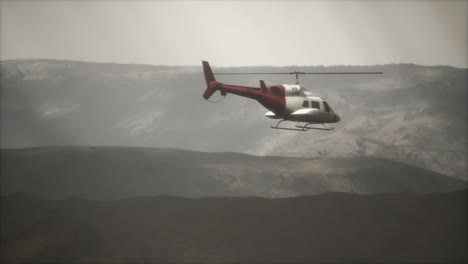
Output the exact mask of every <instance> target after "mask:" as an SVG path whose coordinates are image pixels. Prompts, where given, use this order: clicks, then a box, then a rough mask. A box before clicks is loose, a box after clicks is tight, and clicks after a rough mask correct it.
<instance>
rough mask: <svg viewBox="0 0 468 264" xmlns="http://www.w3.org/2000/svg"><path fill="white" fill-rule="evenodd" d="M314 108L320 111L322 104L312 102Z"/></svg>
mask: <svg viewBox="0 0 468 264" xmlns="http://www.w3.org/2000/svg"><path fill="white" fill-rule="evenodd" d="M311 103H312V108H316V109H320V103H319V102H316V101H311Z"/></svg>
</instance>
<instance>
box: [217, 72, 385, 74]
mask: <svg viewBox="0 0 468 264" xmlns="http://www.w3.org/2000/svg"><path fill="white" fill-rule="evenodd" d="M214 74H216V75H244V74H250V75H252V74H255V75H259V74H383V72H215V73H214Z"/></svg>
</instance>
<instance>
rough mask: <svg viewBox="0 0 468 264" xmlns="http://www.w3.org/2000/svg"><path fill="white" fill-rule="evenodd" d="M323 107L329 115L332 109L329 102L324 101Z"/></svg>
mask: <svg viewBox="0 0 468 264" xmlns="http://www.w3.org/2000/svg"><path fill="white" fill-rule="evenodd" d="M323 106H324V107H325V111H327V112H328V113H330V111H331V108H330V106H329V105H328V104H327V102H325V101H323Z"/></svg>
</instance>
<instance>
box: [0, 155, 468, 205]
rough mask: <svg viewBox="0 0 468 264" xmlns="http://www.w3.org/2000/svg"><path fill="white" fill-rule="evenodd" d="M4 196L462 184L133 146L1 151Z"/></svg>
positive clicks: (362, 166)
mask: <svg viewBox="0 0 468 264" xmlns="http://www.w3.org/2000/svg"><path fill="white" fill-rule="evenodd" d="M1 165H2V166H1V183H2V184H1V188H2V189H1V193H2V194H4V195H5V194H12V193H17V192H20V193H28V194H33V195H39V196H41V197H46V198H53V199H62V198H67V197H79V198H87V199H100V200H106V199H120V198H126V197H136V196H154V195H174V196H183V197H206V196H261V197H291V196H298V195H309V194H319V193H327V192H348V193H360V194H376V193H386V192H415V193H430V192H448V191H453V190H459V189H463V188H466V187H467V182H466V181H463V180H458V179H455V178H453V177H448V176H445V175H442V174H439V173H436V172H432V171H429V170H426V169H422V168H418V167H414V166H411V165H407V164H404V163H399V162H394V161H388V160H383V159H378V158H370V157H346V158H292V157H275V156H267V157H259V156H251V155H246V154H238V153H205V152H195V151H185V150H176V149H156V148H130V147H48V148H28V149H2V150H1Z"/></svg>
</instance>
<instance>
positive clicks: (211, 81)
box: [202, 61, 382, 132]
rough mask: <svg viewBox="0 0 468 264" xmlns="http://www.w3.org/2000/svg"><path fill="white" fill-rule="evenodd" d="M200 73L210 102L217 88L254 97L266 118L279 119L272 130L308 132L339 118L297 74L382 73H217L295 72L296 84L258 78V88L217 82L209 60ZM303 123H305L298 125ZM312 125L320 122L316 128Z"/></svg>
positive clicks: (224, 93) (330, 128)
mask: <svg viewBox="0 0 468 264" xmlns="http://www.w3.org/2000/svg"><path fill="white" fill-rule="evenodd" d="M202 65H203V73H204V75H205V81H206V85H207V88H206V89H205V91H204V93H203V98H205V99H206V100H208V101H209V98H210V97H211V96H212V95H213V94H214V93H215V92H216V91H220V93H221V95H222V96H226V94H228V93H231V94H235V95H238V96H242V97H246V98H250V99H254V100H257V101H258V102H259V103H260V104H261V105H262V106H264V107H265V108H266V109H268V110H269V111H268V112H267V113H266V114H265V116H266V117H269V118H272V119H279V122H278V123H277V124H276V126H270V127H271V128H273V129H282V130H294V131H302V132H303V131H309V130H332V129H334V127H327V126H326V125H325V124H329V123H337V122H339V121H340V120H341V117H340V116H339V115H338V114H337V113H335V111H334V110H333V109H332V108H331V106H330V105H329V104H328V102H327V101H325V100H324V99H323V98H321V97H319V96H317V95H315V94H313V93H312V92H309V91H307V90H306V89H305V88H304V87H303V86H302V85H300V84H299V75H300V74H382V72H299V71H294V72H261V73H257V72H246V73H241V72H232V73H229V72H222V73H216V74H217V75H227V74H233V75H241V74H255V75H257V74H295V75H296V84H274V85H268V86H267V85H265V82H264V81H263V80H260V81H259V82H260V87H259V88H257V87H248V86H239V85H232V84H224V83H220V82H218V81H216V79H215V77H214V74H213V71H212V70H211V67H210V64H209V63H208V61H202ZM285 121H291V122H297V124H296V125H295V127H294V128H291V127H285V126H280V124H281V123H282V122H285ZM301 123H305V124H301ZM315 125H322V127H317V126H315Z"/></svg>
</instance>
